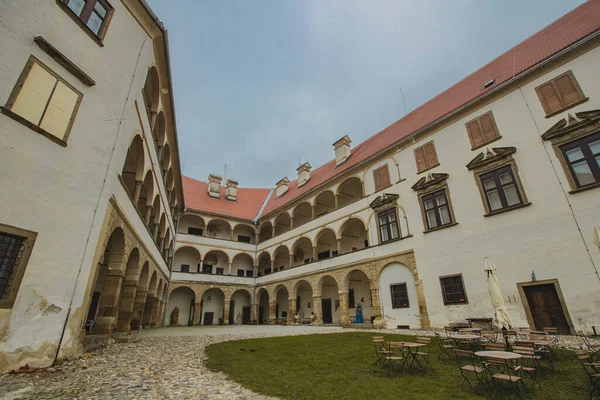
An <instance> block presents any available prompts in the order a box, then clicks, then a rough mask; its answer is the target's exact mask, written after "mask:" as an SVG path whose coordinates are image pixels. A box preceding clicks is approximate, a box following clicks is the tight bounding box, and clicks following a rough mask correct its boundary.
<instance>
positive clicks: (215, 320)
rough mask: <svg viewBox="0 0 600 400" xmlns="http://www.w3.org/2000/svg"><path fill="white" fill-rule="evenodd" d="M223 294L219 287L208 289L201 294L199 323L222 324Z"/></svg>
mask: <svg viewBox="0 0 600 400" xmlns="http://www.w3.org/2000/svg"><path fill="white" fill-rule="evenodd" d="M224 302H225V294H224V293H223V291H222V290H221V289H219V288H212V289H208V290H207V291H206V292H204V293H203V294H202V316H201V321H200V325H222V324H223V314H224V307H223V306H224Z"/></svg>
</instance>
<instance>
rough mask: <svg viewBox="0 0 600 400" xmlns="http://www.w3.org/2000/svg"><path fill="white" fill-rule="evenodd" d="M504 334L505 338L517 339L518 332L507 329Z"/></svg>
mask: <svg viewBox="0 0 600 400" xmlns="http://www.w3.org/2000/svg"><path fill="white" fill-rule="evenodd" d="M503 332H504V336H514V337H517V331H515V330H512V329H507V330H505V331H503Z"/></svg>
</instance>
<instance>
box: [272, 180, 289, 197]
mask: <svg viewBox="0 0 600 400" xmlns="http://www.w3.org/2000/svg"><path fill="white" fill-rule="evenodd" d="M289 183H290V180H289V179H288V178H287V176H286V177H285V178H283V179H281V180H280V181H279V182H277V183H276V184H275V186H276V187H277V189H276V191H275V195H276V196H277V197H281V196H283V195H284V194H285V193H286V192H287V191H288V184H289Z"/></svg>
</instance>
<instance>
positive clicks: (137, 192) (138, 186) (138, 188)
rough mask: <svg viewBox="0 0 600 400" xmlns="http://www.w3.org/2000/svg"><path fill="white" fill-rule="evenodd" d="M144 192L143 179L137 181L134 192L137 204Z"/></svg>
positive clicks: (134, 200) (134, 199)
mask: <svg viewBox="0 0 600 400" xmlns="http://www.w3.org/2000/svg"><path fill="white" fill-rule="evenodd" d="M141 193H142V181H135V190H134V192H133V203H134V204H135V205H136V206H137V203H138V201H140V195H141Z"/></svg>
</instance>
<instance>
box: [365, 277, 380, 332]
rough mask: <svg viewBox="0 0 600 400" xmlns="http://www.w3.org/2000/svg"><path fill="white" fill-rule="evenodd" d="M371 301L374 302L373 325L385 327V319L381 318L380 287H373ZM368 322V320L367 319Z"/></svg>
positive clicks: (376, 327) (378, 327) (377, 327)
mask: <svg viewBox="0 0 600 400" xmlns="http://www.w3.org/2000/svg"><path fill="white" fill-rule="evenodd" d="M371 301H372V302H373V316H374V317H375V319H374V320H373V327H374V328H375V329H380V328H382V327H383V319H382V318H381V299H380V298H379V288H373V287H371ZM367 322H368V321H367Z"/></svg>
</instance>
